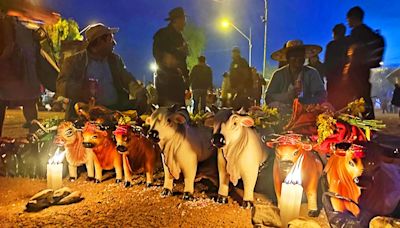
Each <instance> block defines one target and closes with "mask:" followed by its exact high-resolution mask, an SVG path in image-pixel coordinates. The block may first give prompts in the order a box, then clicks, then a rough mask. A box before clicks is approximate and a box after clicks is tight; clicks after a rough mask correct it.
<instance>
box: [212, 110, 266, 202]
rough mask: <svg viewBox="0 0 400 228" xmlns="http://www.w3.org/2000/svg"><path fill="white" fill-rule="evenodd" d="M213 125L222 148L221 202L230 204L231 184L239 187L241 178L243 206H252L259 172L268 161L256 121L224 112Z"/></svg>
mask: <svg viewBox="0 0 400 228" xmlns="http://www.w3.org/2000/svg"><path fill="white" fill-rule="evenodd" d="M212 122H213V123H212V125H213V133H214V135H213V139H212V142H213V144H214V146H216V147H217V148H219V151H218V173H219V189H218V198H217V202H220V203H227V202H228V198H227V197H228V192H229V182H232V183H233V185H235V186H236V185H237V183H238V181H239V179H242V180H243V185H244V195H243V204H242V206H243V207H245V208H249V207H252V206H253V200H254V188H255V185H256V182H257V177H258V173H259V170H260V168H262V167H263V164H264V163H265V162H266V160H267V158H268V154H267V153H266V151H265V150H264V145H263V143H262V141H261V137H260V136H259V135H258V133H257V132H256V130H255V129H254V128H252V126H253V125H254V121H253V119H252V118H251V117H249V116H240V115H238V114H234V113H233V112H232V110H221V111H219V112H218V113H217V114H216V116H215V118H214V119H213V121H212ZM208 124H210V123H208Z"/></svg>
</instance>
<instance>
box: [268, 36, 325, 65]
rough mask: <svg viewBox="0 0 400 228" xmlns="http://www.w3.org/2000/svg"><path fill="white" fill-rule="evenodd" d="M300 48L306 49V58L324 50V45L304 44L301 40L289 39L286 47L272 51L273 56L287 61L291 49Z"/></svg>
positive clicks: (274, 58) (278, 59)
mask: <svg viewBox="0 0 400 228" xmlns="http://www.w3.org/2000/svg"><path fill="white" fill-rule="evenodd" d="M299 48H304V49H305V56H304V57H305V58H310V57H312V56H316V55H318V54H319V53H320V52H321V51H322V47H321V46H318V45H304V44H303V41H301V40H289V41H288V42H287V43H286V47H285V48H282V49H280V50H278V51H275V52H274V53H272V55H271V58H272V59H273V60H276V61H287V59H286V55H287V53H288V52H289V51H291V50H296V49H299Z"/></svg>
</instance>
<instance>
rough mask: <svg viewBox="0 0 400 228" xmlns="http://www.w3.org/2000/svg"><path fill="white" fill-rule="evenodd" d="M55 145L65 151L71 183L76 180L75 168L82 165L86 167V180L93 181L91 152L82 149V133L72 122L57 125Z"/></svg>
mask: <svg viewBox="0 0 400 228" xmlns="http://www.w3.org/2000/svg"><path fill="white" fill-rule="evenodd" d="M55 143H56V144H58V145H60V146H64V147H65V149H66V150H67V151H66V156H65V157H66V159H67V162H68V171H69V176H70V180H71V181H73V180H76V179H77V178H78V172H77V167H78V166H81V165H83V164H85V165H86V170H87V174H88V180H89V181H92V180H94V166H93V157H94V154H93V151H92V150H91V149H89V148H85V147H84V145H83V136H82V132H81V131H78V129H76V128H75V126H74V124H73V123H72V122H69V121H65V122H62V123H61V124H60V125H58V128H57V136H56V138H55Z"/></svg>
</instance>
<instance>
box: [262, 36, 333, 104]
mask: <svg viewBox="0 0 400 228" xmlns="http://www.w3.org/2000/svg"><path fill="white" fill-rule="evenodd" d="M321 50H322V48H321V47H319V46H317V45H304V44H303V42H302V41H301V40H290V41H288V42H287V44H286V48H282V49H280V50H278V51H276V52H274V53H272V59H274V60H277V61H287V62H288V65H286V66H284V67H282V68H279V69H278V70H276V71H275V72H274V73H273V75H272V78H271V81H270V83H269V85H268V88H267V92H266V94H265V102H266V103H267V104H268V105H270V106H272V107H277V108H280V109H281V110H282V111H283V112H288V111H289V110H290V108H291V106H292V104H293V101H294V99H295V98H299V101H300V102H301V103H303V104H317V103H322V102H324V101H325V99H326V91H325V88H324V85H323V83H322V81H321V78H320V76H319V74H318V71H317V70H315V69H314V68H311V67H309V66H304V62H305V58H308V57H310V56H313V55H316V54H318V53H319V52H321Z"/></svg>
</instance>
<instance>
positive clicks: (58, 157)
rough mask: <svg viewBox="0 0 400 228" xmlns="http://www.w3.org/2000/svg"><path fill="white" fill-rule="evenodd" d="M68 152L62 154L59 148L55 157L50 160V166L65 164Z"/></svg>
mask: <svg viewBox="0 0 400 228" xmlns="http://www.w3.org/2000/svg"><path fill="white" fill-rule="evenodd" d="M65 153H66V151H63V152H61V151H60V148H57V150H56V152H55V153H54V155H53V157H51V158H50V159H49V164H60V163H62V162H63V160H64V157H65Z"/></svg>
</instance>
